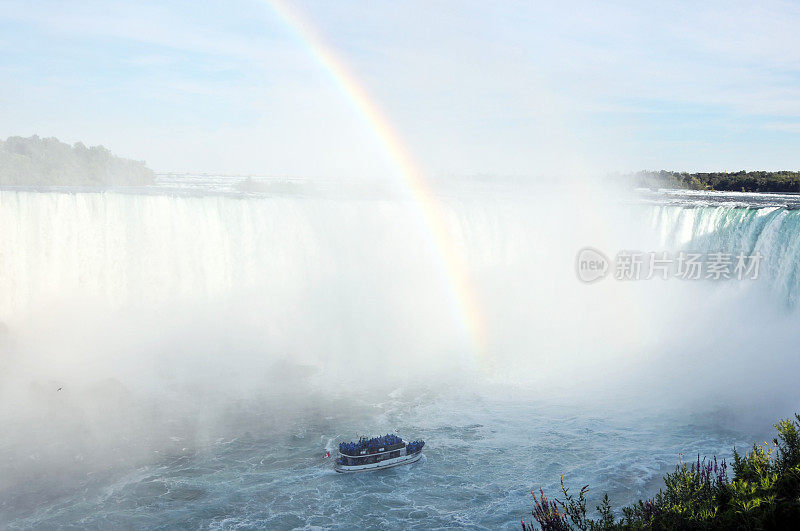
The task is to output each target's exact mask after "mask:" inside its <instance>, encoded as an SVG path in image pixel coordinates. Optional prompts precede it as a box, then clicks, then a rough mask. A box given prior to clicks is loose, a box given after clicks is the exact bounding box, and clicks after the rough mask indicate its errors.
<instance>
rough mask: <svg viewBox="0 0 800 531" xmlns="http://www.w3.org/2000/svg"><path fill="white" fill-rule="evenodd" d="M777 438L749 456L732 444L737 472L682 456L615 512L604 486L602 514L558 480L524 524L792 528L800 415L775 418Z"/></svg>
mask: <svg viewBox="0 0 800 531" xmlns="http://www.w3.org/2000/svg"><path fill="white" fill-rule="evenodd" d="M775 428H776V429H777V430H778V436H777V437H776V438H775V439H773V440H772V443H771V444H770V443H767V442H764V443H763V444H760V445H759V444H754V445H753V450H752V451H751V452H750V453H746V454H745V455H744V456H741V455H739V453H738V452H737V451H736V449H734V451H733V466H732V467H731V468H732V472H733V478H732V479H731V478H729V477H728V465H727V463H725V461H721V462H717V459H716V457H715V458H714V459H713V460H710V461H709V460H706V459H705V458H703V459H700V457H699V456H698V457H697V460H696V461H695V462H693V463H691V464H689V463H684V462H683V461H681V462H680V464H678V465H677V466H676V467H675V472H673V473H671V474H667V475H666V476H665V477H664V487H663V488H662V489H661V490H660V491H659V492H658V494H656V495H655V497H653V498H651V499H649V500H644V501H642V500H639V501H638V502H637V503H635V504H634V505H632V506H630V507H625V508H623V509H622V511H621V514H622V515H621V517H619V518H617V517H615V515H614V513H613V512H612V510H611V504H610V502H609V499H608V495H607V494H606V495H605V496H604V498H603V502H602V503H601V505H599V506H597V507H596V509H597V512H598V514H599V518H597V519H593V518H590V517H589V516H587V513H586V493H587V492H588V490H589V487H588V485H587V486H585V487H583V488H582V489H581V490H580V492H579V493H578V494H577V497H576V496H575V495H573V494H570V493H569V490H568V489H567V488H566V487H565V486H564V480H563V478H562V480H561V490H562V497H561V498H560V499H552V500H551V499H549V498H548V497H547V496H546V495H545V493H544V491H542V490H541V489H539V494H538V495H537V494H536V493H535V492H533V491H531V494H532V495H533V511H532V513H531V515H532V516H533V520H534V522H535V523H527V522H525V521H524V520H523V522H522V529H523V531H534V530H535V529H538V528H541V529H542V530H544V531H555V530H566V529H582V530H595V529H792V528H795V529H796V528H798V527H800V415H795V419H794V420H792V419H787V420H782V421H780V422H779V423H778V424H776V425H775Z"/></svg>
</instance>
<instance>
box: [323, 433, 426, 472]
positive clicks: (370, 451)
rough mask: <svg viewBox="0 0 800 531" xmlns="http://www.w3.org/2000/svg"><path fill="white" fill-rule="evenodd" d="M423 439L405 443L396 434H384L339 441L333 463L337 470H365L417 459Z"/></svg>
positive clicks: (419, 455)
mask: <svg viewBox="0 0 800 531" xmlns="http://www.w3.org/2000/svg"><path fill="white" fill-rule="evenodd" d="M423 446H425V441H413V442H410V443H406V442H404V441H403V439H401V438H400V437H398V436H397V435H384V436H382V437H374V438H372V439H367V438H366V437H361V438H360V439H359V440H358V442H349V443H340V444H339V457H338V458H337V459H336V462H335V463H334V465H333V469H334V470H336V471H337V472H343V473H344V472H365V471H367V470H379V469H382V468H391V467H393V466H400V465H408V464H411V463H414V462H416V461H419V459H420V458H421V457H422V447H423Z"/></svg>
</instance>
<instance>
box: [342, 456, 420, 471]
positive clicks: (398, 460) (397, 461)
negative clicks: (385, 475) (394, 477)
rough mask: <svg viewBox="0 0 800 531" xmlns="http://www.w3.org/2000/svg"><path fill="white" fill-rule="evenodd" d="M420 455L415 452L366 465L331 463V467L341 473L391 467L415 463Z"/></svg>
mask: <svg viewBox="0 0 800 531" xmlns="http://www.w3.org/2000/svg"><path fill="white" fill-rule="evenodd" d="M421 457H422V452H417V453H415V454H411V455H401V456H400V457H395V458H394V459H386V460H385V461H381V462H380V463H369V464H366V465H339V464H336V465H333V469H334V470H335V471H337V472H339V473H341V474H347V473H352V472H368V471H370V470H381V469H384V468H392V467H395V466H401V465H410V464H411V463H416V462H417V461H419V460H420V458H421Z"/></svg>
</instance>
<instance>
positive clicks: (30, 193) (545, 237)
mask: <svg viewBox="0 0 800 531" xmlns="http://www.w3.org/2000/svg"><path fill="white" fill-rule="evenodd" d="M437 200H438V204H439V208H440V209H441V210H440V214H441V218H442V219H443V220H444V221H443V223H444V227H443V230H442V232H443V234H445V236H446V242H444V243H445V244H446V245H447V246H448V248H449V249H451V250H452V249H454V250H455V251H454V252H456V253H457V254H458V256H459V257H460V258H461V259H463V263H464V264H466V268H467V273H468V278H469V285H468V286H467V287H466V288H468V289H469V290H471V295H473V296H474V299H475V300H476V301H478V305H477V306H478V310H479V311H478V312H476V314H475V315H470V314H468V312H466V311H465V309H464V308H463V306H462V305H461V304H460V303H459V298H458V296H457V295H458V290H459V289H466V288H465V287H464V286H458V285H457V283H454V281H453V278H452V277H451V274H450V273H449V272H448V268H447V267H446V264H444V263H443V249H442V248H441V246H442V242H437V241H436V240H435V239H434V238H432V237H431V227H430V226H429V225H428V224H427V223H426V221H425V219H424V217H423V216H421V215H420V211H419V206H418V205H417V204H416V203H415V202H413V201H412V200H411V199H410V198H408V197H404V196H403V195H401V194H397V195H388V194H385V195H382V194H372V193H364V194H361V195H358V194H348V195H347V198H344V197H343V196H342V195H341V194H335V193H327V192H319V191H315V190H310V191H302V190H301V191H293V192H287V193H280V194H256V193H249V194H248V193H231V192H228V191H219V190H216V191H215V190H213V189H208V190H199V191H198V190H188V191H187V190H173V189H160V188H152V189H147V190H146V191H143V192H142V193H131V192H130V191H104V192H100V191H91V190H76V191H55V190H21V189H18V190H12V189H5V190H0V294H1V296H0V323H2V324H1V325H0V421H2V425H3V426H4V432H5V436H4V437H3V438H2V445H1V446H0V524H2V525H3V527H22V528H49V527H58V526H71V525H72V526H75V525H77V526H80V527H102V528H109V527H111V528H116V527H125V528H129V527H137V528H139V527H154V526H158V525H161V526H166V527H171V526H189V527H202V528H233V527H248V528H249V527H267V528H272V529H292V528H314V527H317V526H321V527H333V528H339V529H353V528H362V527H364V526H368V525H374V523H375V522H376V521H377V522H379V523H380V525H381V526H384V527H394V528H398V527H399V528H420V529H430V528H435V527H448V526H472V527H473V528H478V529H498V528H500V529H505V528H507V529H512V528H516V526H518V525H519V518H520V516H522V515H524V514H526V513H527V512H528V506H529V505H530V502H529V498H530V493H529V491H530V489H531V488H538V487H539V486H543V487H544V488H545V490H546V491H549V492H553V491H555V490H557V485H558V483H557V482H558V478H559V477H560V476H561V475H562V474H563V475H564V478H565V482H566V483H568V484H570V485H584V484H590V485H591V486H592V491H591V493H590V502H591V503H590V505H591V506H594V502H595V501H599V500H595V499H594V498H591V496H597V497H598V498H599V497H600V496H602V493H604V492H608V493H609V495H610V497H611V500H612V503H613V504H614V505H615V506H620V505H622V504H626V503H630V502H632V501H634V500H636V499H638V498H642V497H645V496H651V495H653V494H654V493H655V492H656V491H657V490H658V488H659V486H660V479H661V476H662V475H663V474H664V473H665V472H667V471H671V469H672V467H673V465H674V463H675V462H677V459H678V455H679V454H680V453H685V454H687V455H691V454H695V453H700V454H703V455H709V456H711V455H717V456H720V457H730V456H729V455H728V452H730V449H731V448H733V446H737V447H742V446H745V447H747V446H749V445H750V443H751V442H752V441H753V440H761V439H760V438H763V437H764V436H766V435H768V434H770V433H771V426H770V425H769V424H768V423H765V422H764V420H763V419H773V418H777V416H780V415H785V414H787V413H791V412H792V406H793V405H795V404H796V403H797V398H798V396H797V395H798V390H797V386H796V383H795V381H794V375H796V374H797V372H796V371H797V369H798V368H799V367H798V361H797V356H796V354H794V353H793V345H796V344H797V342H798V340H799V339H800V332H799V331H798V327H797V318H798V314H797V312H798V308H797V306H798V295H799V293H800V292H799V290H800V279H799V278H798V271H797V268H798V265H797V264H798V263H800V260H799V259H800V230H798V229H800V225H799V224H800V211H799V210H796V209H795V208H796V205H795V204H794V203H793V201H795V199H793V197H791V196H786V197H779V198H778V199H777V200H776V199H775V196H765V195H760V194H741V195H736V194H728V195H722V196H721V195H719V194H717V195H715V194H711V193H708V194H702V193H700V194H695V195H689V194H684V195H680V194H678V195H669V194H649V195H647V196H645V197H640V196H636V197H631V198H627V199H625V200H621V199H619V198H612V197H610V196H608V195H603V194H599V193H598V194H597V195H590V196H586V195H581V196H580V197H575V196H574V194H572V193H570V191H569V190H566V189H541V190H540V189H526V190H524V191H522V192H520V191H519V190H510V189H506V188H503V187H500V186H494V187H493V186H488V185H486V186H475V187H467V186H463V187H459V188H454V189H450V190H444V191H442V192H441V193H440V194H439V196H438V197H437ZM584 247H592V248H595V249H597V250H599V251H600V252H602V253H603V254H604V255H605V256H607V257H608V258H610V259H613V258H614V256H615V255H617V253H619V252H620V251H626V250H627V251H631V250H636V251H639V252H642V253H649V252H658V253H661V252H666V253H669V254H670V256H674V255H676V254H677V253H679V252H680V251H691V252H697V253H702V254H707V253H712V252H726V253H731V254H736V253H738V252H743V253H746V254H748V255H754V254H756V253H759V254H760V255H761V256H762V257H763V259H762V261H761V264H760V270H759V275H758V278H756V279H743V280H738V279H736V278H731V279H721V280H711V279H705V278H704V279H700V280H681V279H677V278H668V279H666V280H664V279H661V278H651V279H645V278H642V279H640V280H629V281H623V280H617V279H616V278H614V275H613V271H612V272H611V274H609V275H608V276H607V277H606V278H604V279H602V280H600V281H598V282H595V283H592V284H585V283H582V282H580V281H579V279H578V278H577V276H576V269H575V268H576V265H575V257H576V254H577V253H578V251H579V250H580V249H581V248H584ZM454 294H455V295H454ZM467 317H471V318H472V319H468V318H467ZM475 323H477V325H479V326H481V327H482V328H483V330H484V331H485V337H486V345H485V346H484V347H479V346H478V345H476V344H475V342H474V340H473V339H472V336H471V335H470V333H469V332H470V327H472V326H476V324H475ZM759 382H765V383H759ZM394 430H397V431H398V432H399V433H400V434H401V435H402V436H404V437H405V438H410V439H414V438H420V439H425V441H426V446H425V457H424V458H423V460H422V461H420V462H419V463H416V464H414V465H410V466H407V467H399V468H396V469H391V470H386V471H381V472H377V473H372V474H364V475H352V476H346V475H339V474H336V473H335V472H334V471H333V470H332V468H331V463H330V460H326V459H323V458H322V456H323V454H324V453H325V451H326V450H333V449H334V448H335V447H336V444H337V443H338V442H339V441H341V440H345V439H347V440H351V439H353V438H355V437H356V435H357V434H364V433H369V434H382V433H390V432H393V431H394Z"/></svg>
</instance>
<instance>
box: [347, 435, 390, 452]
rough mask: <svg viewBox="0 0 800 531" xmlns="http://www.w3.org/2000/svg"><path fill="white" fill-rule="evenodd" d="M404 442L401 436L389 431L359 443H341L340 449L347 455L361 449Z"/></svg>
mask: <svg viewBox="0 0 800 531" xmlns="http://www.w3.org/2000/svg"><path fill="white" fill-rule="evenodd" d="M401 442H403V439H402V438H401V437H398V436H397V435H392V434H389V433H387V434H386V435H383V436H381V437H374V438H372V439H368V440H363V439H362V440H360V441H358V442H357V443H355V442H349V443H339V451H340V452H341V453H343V454H347V455H357V454H358V453H359V452H360V451H361V450H364V449H366V450H377V449H378V448H383V447H386V446H392V445H393V444H400V443H401Z"/></svg>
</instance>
